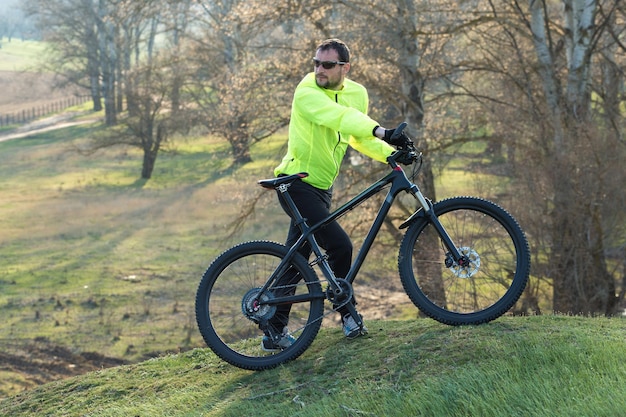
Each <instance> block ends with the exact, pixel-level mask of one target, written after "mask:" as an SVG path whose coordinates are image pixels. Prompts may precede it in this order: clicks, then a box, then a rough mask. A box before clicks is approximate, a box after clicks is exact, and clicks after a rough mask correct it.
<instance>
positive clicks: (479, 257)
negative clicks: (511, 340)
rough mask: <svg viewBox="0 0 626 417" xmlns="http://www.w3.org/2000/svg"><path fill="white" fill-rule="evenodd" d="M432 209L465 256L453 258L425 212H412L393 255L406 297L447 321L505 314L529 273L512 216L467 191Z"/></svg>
mask: <svg viewBox="0 0 626 417" xmlns="http://www.w3.org/2000/svg"><path fill="white" fill-rule="evenodd" d="M433 210H434V212H435V214H436V216H437V218H438V219H439V221H440V222H441V224H442V225H443V227H444V229H445V230H446V231H447V233H448V235H449V236H450V238H451V239H452V241H453V242H454V244H455V245H456V247H457V249H458V250H459V252H460V253H461V254H462V255H464V257H465V259H466V260H467V261H468V262H467V263H466V264H464V265H462V266H461V265H458V264H457V263H456V262H453V260H452V258H451V255H450V253H449V251H448V250H447V249H446V247H445V246H444V245H443V242H442V241H441V239H440V237H439V234H438V233H437V231H436V230H435V227H434V226H433V224H432V223H431V222H430V220H429V219H428V216H418V217H416V218H415V221H414V222H413V223H412V224H411V225H410V227H409V229H408V230H407V232H406V234H405V235H404V238H403V240H402V244H401V246H400V255H399V258H398V267H399V270H400V279H401V281H402V285H403V287H404V289H405V291H406V293H407V294H408V295H409V298H410V299H411V301H413V303H414V304H415V305H416V306H417V307H418V308H419V309H420V310H421V311H422V312H424V313H425V314H426V315H428V316H429V317H432V318H433V319H435V320H437V321H439V322H441V323H444V324H449V325H463V324H480V323H486V322H489V321H491V320H494V319H496V318H498V317H500V316H501V315H503V314H505V313H506V312H507V311H508V310H509V309H510V308H511V307H512V306H513V305H514V304H515V302H516V301H517V300H518V299H519V297H520V296H521V295H522V292H523V291H524V287H525V286H526V282H527V281H528V276H529V273H530V249H529V247H528V242H527V240H526V237H525V235H524V232H523V231H522V229H521V228H520V226H519V225H518V223H517V221H515V219H514V218H513V217H512V216H511V215H510V214H509V213H508V212H506V211H505V210H504V209H502V208H501V207H499V206H497V205H496V204H494V203H491V202H489V201H486V200H482V199H478V198H473V197H455V198H450V199H447V200H443V201H440V202H438V203H436V204H434V206H433Z"/></svg>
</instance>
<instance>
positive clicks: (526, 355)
mask: <svg viewBox="0 0 626 417" xmlns="http://www.w3.org/2000/svg"><path fill="white" fill-rule="evenodd" d="M368 324H369V326H370V334H369V335H368V336H365V337H363V338H360V339H356V340H353V341H346V340H345V339H344V338H343V336H342V334H341V332H340V330H339V329H338V328H336V329H324V330H323V331H322V332H321V333H320V335H319V336H318V338H317V339H316V341H315V342H314V343H313V345H312V346H311V348H309V350H308V351H307V352H305V354H304V355H303V356H302V357H300V358H299V359H297V360H296V361H294V362H290V363H288V364H286V365H283V366H281V367H279V368H276V369H273V370H270V371H264V372H256V373H255V372H250V371H243V370H240V369H237V368H234V367H231V366H230V365H227V364H225V363H224V362H221V361H220V360H219V359H218V358H217V357H216V356H215V355H214V354H213V353H212V352H210V351H209V350H207V349H195V350H192V351H189V352H185V353H181V354H177V355H172V356H168V357H164V358H158V359H152V360H149V361H146V362H142V363H138V364H134V365H126V366H120V367H116V368H112V369H107V370H102V371H98V372H92V373H89V374H87V375H83V376H79V377H74V378H70V379H66V380H63V381H59V382H54V383H50V384H46V385H43V386H40V387H38V388H35V389H33V390H30V391H28V392H25V393H22V394H20V395H17V396H14V397H11V398H8V399H6V400H4V401H1V402H0V414H1V415H7V416H8V415H10V416H32V415H37V416H45V415H48V416H87V415H88V416H116V417H117V416H142V417H149V416H159V417H162V416H205V417H209V416H236V417H242V416H258V415H262V416H307V417H308V416H310V417H313V416H315V417H320V416H355V417H356V416H438V417H445V416H468V417H469V416H480V417H489V416H493V417H502V416H535V417H541V416H550V417H552V416H621V415H623V413H624V410H626V396H625V395H624V392H626V391H625V388H624V386H625V384H626V339H625V338H624V334H625V331H626V321H624V320H623V319H606V318H580V317H562V316H538V317H514V318H501V319H498V320H497V321H495V322H492V323H490V324H487V325H482V326H477V327H446V326H444V325H441V324H439V323H436V322H433V321H432V320H427V319H418V320H407V321H393V320H388V321H372V322H369V323H368Z"/></svg>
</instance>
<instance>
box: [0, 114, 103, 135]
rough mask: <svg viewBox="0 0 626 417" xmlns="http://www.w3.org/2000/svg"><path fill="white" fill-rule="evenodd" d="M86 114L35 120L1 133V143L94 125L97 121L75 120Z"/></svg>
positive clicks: (59, 115)
mask: <svg viewBox="0 0 626 417" xmlns="http://www.w3.org/2000/svg"><path fill="white" fill-rule="evenodd" d="M84 114H85V113H81V112H70V113H62V114H58V115H54V116H50V117H45V118H43V119H38V120H33V121H32V122H30V123H27V124H25V125H24V126H20V127H18V128H17V129H14V130H11V131H8V132H0V142H4V141H7V140H12V139H20V138H25V137H27V136H30V135H35V134H38V133H42V132H48V131H51V130H56V129H62V128H64V127H70V126H77V125H81V124H86V123H93V122H94V120H95V119H92V118H89V119H81V120H74V119H75V118H76V117H77V116H82V115H84Z"/></svg>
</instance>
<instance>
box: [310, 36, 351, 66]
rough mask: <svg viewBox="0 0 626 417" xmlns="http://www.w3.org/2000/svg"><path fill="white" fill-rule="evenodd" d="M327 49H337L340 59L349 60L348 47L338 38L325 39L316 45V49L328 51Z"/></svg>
mask: <svg viewBox="0 0 626 417" xmlns="http://www.w3.org/2000/svg"><path fill="white" fill-rule="evenodd" d="M329 49H334V50H335V51H337V55H339V60H340V61H343V62H350V49H349V48H348V45H346V44H345V43H344V42H343V41H341V40H339V39H326V40H325V41H324V42H322V43H320V44H319V46H318V47H317V51H328V50H329Z"/></svg>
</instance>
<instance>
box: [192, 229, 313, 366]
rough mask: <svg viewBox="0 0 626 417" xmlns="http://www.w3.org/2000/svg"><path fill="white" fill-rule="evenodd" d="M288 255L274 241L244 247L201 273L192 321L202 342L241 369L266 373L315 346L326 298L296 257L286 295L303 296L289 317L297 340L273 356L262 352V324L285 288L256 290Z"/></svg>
mask: <svg viewBox="0 0 626 417" xmlns="http://www.w3.org/2000/svg"><path fill="white" fill-rule="evenodd" d="M287 251H288V249H287V248H286V247H285V246H284V245H281V244H278V243H274V242H260V241H254V242H247V243H243V244H240V245H238V246H235V247H233V248H231V249H229V250H227V251H226V252H224V253H222V254H221V255H220V256H219V257H218V258H217V259H215V261H213V263H212V264H211V265H210V266H209V268H208V269H207V270H206V272H205V273H204V275H203V277H202V280H201V281H200V285H199V287H198V290H197V293H196V321H197V323H198V328H199V330H200V333H201V334H202V337H203V338H204V341H205V342H206V344H207V345H208V346H209V347H210V348H211V349H212V350H213V351H214V352H215V353H216V354H217V355H218V356H219V357H220V358H222V359H223V360H225V361H226V362H228V363H230V364H232V365H235V366H237V367H239V368H243V369H252V370H262V369H268V368H272V367H275V366H277V365H279V364H281V363H284V362H287V361H290V360H293V359H295V358H297V357H298V356H300V355H301V354H302V353H304V351H305V350H306V349H307V348H308V347H309V346H310V345H311V343H313V340H314V339H315V336H316V335H317V333H318V331H319V329H320V325H321V322H322V313H323V307H324V306H323V303H324V294H323V292H322V289H321V285H320V283H319V280H318V279H317V276H316V275H315V272H314V271H313V270H312V269H311V267H310V266H309V264H308V263H307V261H306V260H305V259H304V257H302V255H300V254H297V253H296V254H295V256H294V257H293V260H292V262H291V263H290V264H289V266H288V271H285V272H286V273H289V274H291V275H293V277H294V278H295V279H293V280H291V281H290V282H293V283H296V282H297V284H296V285H290V286H289V288H290V291H289V292H290V293H294V291H295V295H302V296H303V297H302V300H301V302H298V303H294V304H292V305H291V311H290V314H289V323H288V327H289V330H290V332H291V335H292V336H293V337H294V338H295V342H294V343H293V344H292V345H291V346H290V347H288V348H286V349H284V350H280V351H278V352H276V353H274V354H268V353H267V352H265V351H263V350H262V349H261V341H262V338H263V336H264V332H263V331H262V330H261V329H260V327H261V326H260V324H261V323H265V322H267V321H268V320H270V319H272V317H274V315H275V314H277V308H276V306H275V305H271V300H272V299H273V298H275V297H276V294H280V293H281V292H282V293H284V292H285V289H284V287H282V288H279V287H276V286H274V287H270V288H269V289H268V291H266V292H264V293H263V294H261V293H260V289H261V288H262V287H263V286H264V285H265V283H266V282H267V280H268V278H269V277H270V276H271V274H272V273H273V272H274V271H275V270H276V268H277V267H278V264H279V263H280V261H281V260H282V259H283V258H284V257H285V255H286V254H287ZM257 300H259V302H257ZM268 302H269V303H268ZM265 303H268V304H265ZM253 304H254V307H255V308H251V306H252V305H253ZM257 304H260V306H257ZM252 310H254V312H252ZM285 320H286V318H285ZM281 330H282V329H281Z"/></svg>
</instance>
